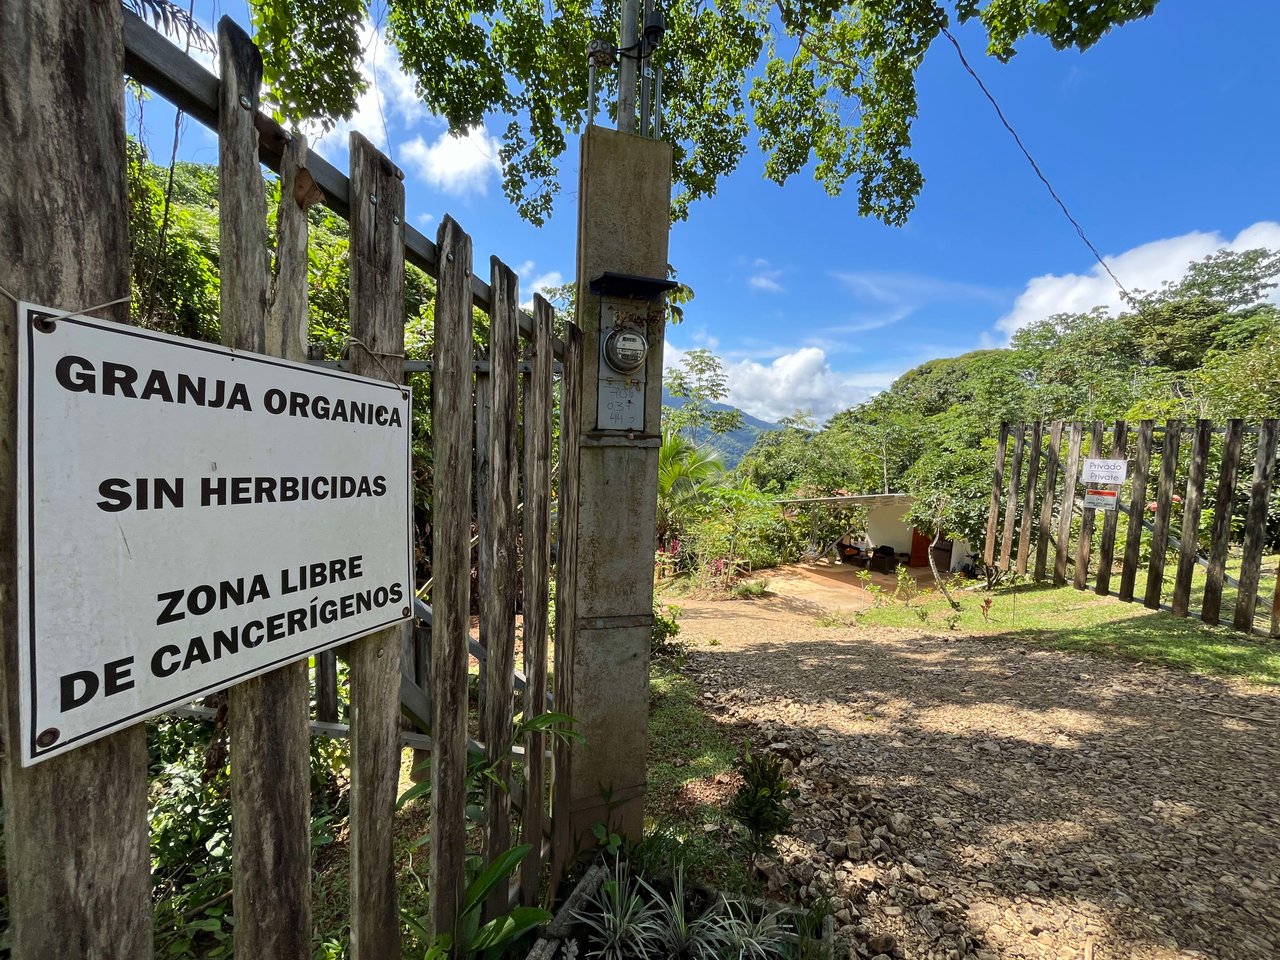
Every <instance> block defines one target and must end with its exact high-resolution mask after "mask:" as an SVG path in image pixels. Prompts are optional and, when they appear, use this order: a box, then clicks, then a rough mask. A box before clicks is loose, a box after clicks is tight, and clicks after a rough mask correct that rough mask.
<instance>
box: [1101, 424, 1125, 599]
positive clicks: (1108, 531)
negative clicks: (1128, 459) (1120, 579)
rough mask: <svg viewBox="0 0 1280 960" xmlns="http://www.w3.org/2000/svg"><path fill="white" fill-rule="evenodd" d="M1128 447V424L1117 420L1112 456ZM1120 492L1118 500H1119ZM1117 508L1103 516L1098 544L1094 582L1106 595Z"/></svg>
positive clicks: (1114, 540) (1116, 457) (1114, 537)
mask: <svg viewBox="0 0 1280 960" xmlns="http://www.w3.org/2000/svg"><path fill="white" fill-rule="evenodd" d="M1127 448H1128V425H1127V424H1126V423H1125V422H1124V421H1123V420H1117V421H1116V426H1115V432H1114V433H1113V434H1112V437H1111V458H1112V459H1113V460H1119V459H1121V458H1124V457H1125V453H1126V450H1127ZM1119 499H1120V497H1119V494H1117V495H1116V500H1117V501H1119ZM1116 507H1117V509H1115V510H1107V511H1105V513H1106V516H1104V517H1103V518H1102V541H1101V542H1100V543H1099V544H1098V574H1097V577H1096V579H1095V583H1094V592H1095V593H1097V594H1098V595H1099V596H1102V597H1105V596H1106V595H1107V594H1108V593H1109V592H1110V591H1111V565H1112V563H1113V562H1114V560H1115V551H1116V525H1117V524H1118V522H1119V519H1120V510H1119V509H1118V508H1119V503H1118V502H1117V504H1116Z"/></svg>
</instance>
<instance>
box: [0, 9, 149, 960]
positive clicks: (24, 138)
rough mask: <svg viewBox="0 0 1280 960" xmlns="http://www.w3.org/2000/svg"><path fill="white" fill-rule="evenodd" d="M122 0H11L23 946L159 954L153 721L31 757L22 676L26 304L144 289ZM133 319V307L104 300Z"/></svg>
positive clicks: (2, 510)
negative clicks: (155, 946) (133, 274)
mask: <svg viewBox="0 0 1280 960" xmlns="http://www.w3.org/2000/svg"><path fill="white" fill-rule="evenodd" d="M120 16H121V15H120V5H119V4H118V3H84V2H83V0H47V2H43V3H30V2H28V0H0V126H2V127H3V129H4V131H5V134H4V136H3V137H0V170H3V171H4V176H3V177H0V288H3V290H4V291H5V292H4V293H0V331H2V332H0V336H2V337H3V339H0V650H3V657H4V682H3V684H2V685H0V686H2V687H3V699H4V705H3V706H4V709H3V714H2V715H3V731H4V762H3V772H4V806H5V817H6V822H5V848H6V858H7V867H8V885H9V915H10V921H11V924H12V931H11V938H12V952H13V957H14V958H15V960H81V958H84V957H95V958H100V960H113V958H119V960H144V958H147V957H150V956H151V952H152V948H151V876H150V861H149V857H148V850H147V844H148V835H147V769H146V762H147V754H146V733H145V729H144V728H143V726H142V725H141V724H138V725H135V726H132V727H129V728H128V729H126V730H123V731H121V732H119V733H116V734H112V735H111V736H108V737H104V738H103V739H101V740H96V741H94V742H92V743H89V744H86V745H84V746H82V747H79V748H77V749H76V750H74V751H72V752H70V753H67V754H64V755H62V756H57V757H53V758H51V759H47V760H44V761H42V762H41V763H39V764H37V765H35V766H32V767H26V768H23V767H22V766H20V763H21V760H20V757H21V751H20V749H19V748H18V743H17V738H18V731H19V719H18V699H17V684H18V682H19V676H18V670H17V657H18V636H17V612H16V608H17V601H16V597H15V595H14V591H15V586H16V584H17V579H18V577H17V570H16V565H17V555H16V554H17V547H16V523H17V517H16V513H15V504H16V503H17V487H18V483H19V475H18V464H17V461H16V429H17V422H16V412H17V390H16V374H17V353H16V351H17V339H16V338H17V335H18V332H19V331H18V325H17V314H16V311H15V309H14V303H13V302H12V298H14V297H21V298H23V299H24V300H29V301H32V302H35V303H41V304H44V305H47V306H50V307H55V308H61V309H65V310H74V309H84V308H87V307H90V306H93V305H95V304H100V303H106V302H109V301H114V300H118V299H119V298H121V297H127V296H128V294H129V252H128V251H129V238H128V235H127V231H128V222H129V218H128V201H127V192H126V188H125V158H124V89H123V80H122V74H121V68H122V61H123V56H124V52H123V48H122V45H121V34H120ZM104 315H106V316H108V317H109V318H111V319H114V320H117V321H120V322H122V323H127V322H128V321H129V307H128V305H127V303H125V304H118V305H116V306H114V307H112V308H110V309H109V310H108V311H106V312H105V314H104Z"/></svg>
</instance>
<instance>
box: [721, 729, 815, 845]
mask: <svg viewBox="0 0 1280 960" xmlns="http://www.w3.org/2000/svg"><path fill="white" fill-rule="evenodd" d="M734 769H735V770H737V772H738V773H739V774H741V776H742V786H741V787H739V788H738V792H737V793H735V794H734V795H733V799H731V800H730V801H729V808H728V813H729V816H731V817H733V819H735V820H737V821H738V823H740V824H742V826H744V827H745V828H746V830H747V835H748V838H749V842H748V851H747V852H748V853H750V854H751V855H752V856H754V855H756V854H761V853H769V852H772V850H773V841H774V838H775V837H776V836H777V835H778V834H780V833H781V832H782V831H783V830H786V829H787V827H789V826H791V819H792V818H791V811H790V810H788V809H787V807H786V801H787V800H794V799H795V798H796V797H798V796H799V795H800V792H799V791H798V790H796V789H795V788H794V787H792V786H791V784H790V782H789V781H788V780H787V778H786V774H785V773H784V772H783V769H782V757H780V756H778V754H776V753H769V752H765V753H752V752H751V751H750V750H749V749H747V748H746V747H745V746H744V747H743V751H742V756H740V757H739V758H738V761H737V763H736V764H734Z"/></svg>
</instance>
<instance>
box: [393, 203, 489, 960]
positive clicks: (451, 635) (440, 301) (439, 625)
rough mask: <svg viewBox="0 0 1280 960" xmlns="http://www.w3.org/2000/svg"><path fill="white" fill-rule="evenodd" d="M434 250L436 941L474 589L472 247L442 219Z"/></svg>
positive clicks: (445, 906) (445, 915) (457, 807)
mask: <svg viewBox="0 0 1280 960" xmlns="http://www.w3.org/2000/svg"><path fill="white" fill-rule="evenodd" d="M436 242H437V245H438V248H439V251H440V281H439V287H438V290H437V293H436V327H435V335H436V339H435V346H434V360H435V373H434V375H433V384H432V414H431V423H432V426H433V445H432V449H433V462H434V469H433V476H432V491H433V492H432V515H433V516H432V523H433V527H432V530H433V540H432V545H433V552H432V562H431V570H432V575H433V577H434V578H435V585H434V587H433V588H432V591H431V607H432V627H431V632H432V643H431V661H432V662H431V681H432V684H433V686H434V689H433V690H432V708H433V709H432V725H431V737H432V753H431V783H432V790H431V830H432V841H431V857H430V878H429V881H428V896H429V898H430V914H431V922H432V929H433V931H434V932H435V933H437V934H441V933H448V932H449V931H451V930H452V929H453V922H454V919H455V918H456V916H457V912H458V906H459V901H460V897H461V895H462V890H463V885H464V882H465V877H464V868H465V856H466V846H465V841H466V822H465V810H466V772H467V658H468V649H467V638H468V636H469V633H470V599H469V597H470V586H471V425H472V418H471V404H472V372H471V283H470V277H471V238H470V237H469V236H467V234H466V233H465V232H464V231H463V230H462V228H461V227H460V226H459V225H458V224H457V222H456V221H455V220H454V219H453V218H452V217H448V216H446V217H445V218H444V220H443V221H441V223H440V229H439V232H438V234H437V240H436ZM384 829H385V824H384ZM387 833H388V834H390V831H387ZM388 955H389V956H390V954H388ZM395 956H398V954H395Z"/></svg>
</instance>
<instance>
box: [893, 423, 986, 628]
mask: <svg viewBox="0 0 1280 960" xmlns="http://www.w3.org/2000/svg"><path fill="white" fill-rule="evenodd" d="M963 437H964V432H963V431H960V432H958V433H957V434H956V438H957V439H958V440H959V441H960V442H950V440H951V438H949V437H948V436H947V434H946V433H945V432H943V431H939V432H938V433H936V434H935V435H934V436H933V437H931V438H930V442H929V443H928V444H926V449H925V451H924V453H923V454H921V456H920V458H919V459H917V460H916V462H915V463H914V464H912V466H911V469H910V470H908V471H907V474H906V481H907V491H908V492H909V493H910V494H911V495H912V496H913V497H914V498H915V502H914V503H913V504H912V506H911V509H910V510H909V511H908V512H907V516H906V520H907V522H908V523H910V524H912V525H913V526H914V527H915V528H916V529H917V530H920V531H922V532H924V533H926V534H929V535H931V537H932V541H931V543H930V545H929V569H930V570H931V571H932V572H933V579H934V582H935V583H937V584H938V587H939V588H940V589H941V590H942V593H943V596H945V597H946V598H947V602H948V603H950V604H951V607H952V609H953V610H959V609H960V604H959V603H958V602H957V601H956V599H955V598H954V597H953V596H952V595H951V592H950V591H949V590H948V589H947V584H946V581H945V580H944V579H943V577H942V576H941V574H940V573H939V572H938V565H937V561H935V560H934V558H933V548H934V547H936V546H937V545H938V541H939V540H941V539H942V536H943V534H944V533H950V534H952V535H953V536H958V537H962V538H964V539H966V540H969V541H970V542H976V541H977V540H979V539H980V538H981V537H982V536H983V524H984V523H985V521H986V512H987V496H988V494H989V492H990V484H991V451H990V449H988V447H989V444H988V443H985V442H984V443H983V444H981V445H974V444H972V443H969V442H966V441H964V440H963V439H962V438H963Z"/></svg>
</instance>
